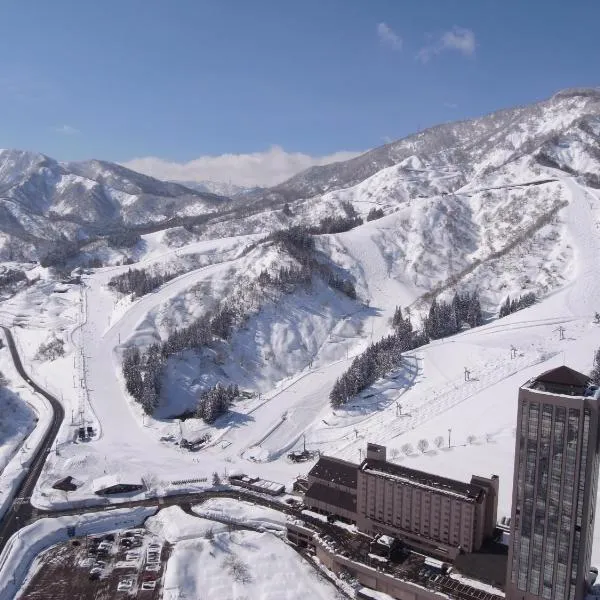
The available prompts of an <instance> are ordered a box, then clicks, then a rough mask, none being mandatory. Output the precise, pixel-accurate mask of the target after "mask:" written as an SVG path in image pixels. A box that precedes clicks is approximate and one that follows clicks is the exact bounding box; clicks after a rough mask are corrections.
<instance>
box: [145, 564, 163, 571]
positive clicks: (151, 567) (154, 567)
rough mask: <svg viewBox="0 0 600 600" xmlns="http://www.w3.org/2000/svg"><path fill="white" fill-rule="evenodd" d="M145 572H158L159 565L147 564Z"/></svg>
mask: <svg viewBox="0 0 600 600" xmlns="http://www.w3.org/2000/svg"><path fill="white" fill-rule="evenodd" d="M146 571H150V572H155V571H160V563H151V564H147V565H146Z"/></svg>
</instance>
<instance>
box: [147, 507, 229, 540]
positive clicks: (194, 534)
mask: <svg viewBox="0 0 600 600" xmlns="http://www.w3.org/2000/svg"><path fill="white" fill-rule="evenodd" d="M225 528H226V526H225V525H222V524H220V523H214V522H212V521H207V520H206V519H201V518H199V517H194V516H192V515H189V514H187V513H185V512H183V510H182V509H181V508H179V506H169V507H168V508H164V509H163V510H161V511H160V512H159V513H158V514H157V515H155V516H153V517H150V518H149V519H148V520H147V521H146V529H147V530H148V531H150V532H152V533H154V534H155V535H158V536H160V537H162V538H164V539H165V540H166V541H167V542H171V543H175V542H179V541H181V540H188V539H192V538H200V537H204V536H206V535H207V534H208V533H209V532H210V531H213V532H216V531H222V530H224V529H225Z"/></svg>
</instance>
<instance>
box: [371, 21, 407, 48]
mask: <svg viewBox="0 0 600 600" xmlns="http://www.w3.org/2000/svg"><path fill="white" fill-rule="evenodd" d="M377 36H378V37H379V40H380V42H381V43H382V44H383V45H384V46H388V47H389V48H392V50H402V38H401V37H400V36H399V35H398V34H397V33H396V32H395V31H394V30H393V29H392V28H391V27H390V26H389V25H388V24H387V23H379V24H378V25H377Z"/></svg>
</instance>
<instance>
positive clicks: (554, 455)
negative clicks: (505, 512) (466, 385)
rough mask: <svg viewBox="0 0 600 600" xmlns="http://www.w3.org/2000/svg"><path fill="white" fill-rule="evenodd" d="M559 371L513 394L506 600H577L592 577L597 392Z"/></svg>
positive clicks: (585, 382)
mask: <svg viewBox="0 0 600 600" xmlns="http://www.w3.org/2000/svg"><path fill="white" fill-rule="evenodd" d="M589 384H590V380H589V378H588V377H586V376H585V375H582V374H581V373H578V372H577V371H574V370H572V369H569V368H568V367H564V366H563V367H559V368H557V369H553V370H551V371H547V372H545V373H542V374H541V375H539V376H538V377H536V378H534V379H532V380H530V381H528V382H527V383H526V384H525V385H523V386H522V387H521V388H520V390H519V408H518V415H517V436H516V438H517V439H516V449H515V469H514V482H513V499H512V502H513V503H512V515H511V534H510V549H509V556H508V572H507V581H506V597H507V599H508V600H537V599H538V598H543V599H544V600H580V599H582V598H584V597H585V595H586V591H587V585H586V578H587V576H588V574H589V572H590V558H591V550H592V537H593V531H594V511H595V506H596V491H597V488H598V460H599V453H598V425H599V414H600V391H599V390H598V389H596V388H594V387H590V385H589Z"/></svg>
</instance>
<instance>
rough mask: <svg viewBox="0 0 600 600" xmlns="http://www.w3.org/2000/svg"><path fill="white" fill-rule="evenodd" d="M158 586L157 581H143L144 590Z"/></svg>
mask: <svg viewBox="0 0 600 600" xmlns="http://www.w3.org/2000/svg"><path fill="white" fill-rule="evenodd" d="M154 588H156V581H144V583H142V590H153V589H154Z"/></svg>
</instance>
